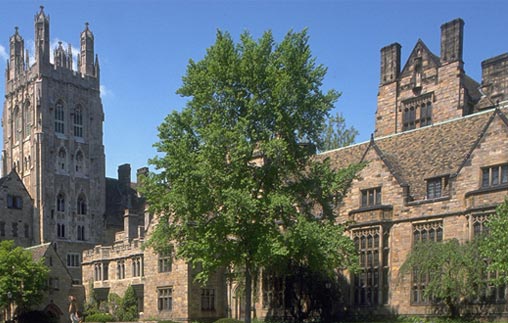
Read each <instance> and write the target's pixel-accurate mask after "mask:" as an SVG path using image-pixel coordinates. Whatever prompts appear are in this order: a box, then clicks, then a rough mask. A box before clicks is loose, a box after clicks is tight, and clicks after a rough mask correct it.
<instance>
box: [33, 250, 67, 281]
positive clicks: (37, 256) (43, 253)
mask: <svg viewBox="0 0 508 323" xmlns="http://www.w3.org/2000/svg"><path fill="white" fill-rule="evenodd" d="M51 248H54V242H47V243H43V244H39V245H35V246H31V247H28V248H25V250H28V251H30V252H31V253H32V258H33V260H34V261H39V260H41V259H42V258H43V257H45V256H46V254H47V253H48V250H50V249H51ZM53 251H54V252H53V254H54V257H55V258H56V259H54V261H58V262H60V264H61V266H62V268H64V269H65V272H66V273H67V276H68V277H69V279H72V278H71V277H72V275H71V274H70V272H69V269H68V268H67V266H66V265H65V263H64V262H63V260H62V258H60V256H59V255H58V253H57V252H56V251H55V250H54V249H53ZM59 273H61V272H59Z"/></svg>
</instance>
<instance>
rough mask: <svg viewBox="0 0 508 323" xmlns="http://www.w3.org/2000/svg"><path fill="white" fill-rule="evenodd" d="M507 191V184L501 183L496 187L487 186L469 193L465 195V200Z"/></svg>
mask: <svg viewBox="0 0 508 323" xmlns="http://www.w3.org/2000/svg"><path fill="white" fill-rule="evenodd" d="M504 190H508V183H503V184H500V185H496V186H489V187H482V188H479V189H477V190H474V191H469V192H467V193H466V196H465V197H466V198H468V197H470V196H472V195H480V194H486V193H494V192H499V191H504Z"/></svg>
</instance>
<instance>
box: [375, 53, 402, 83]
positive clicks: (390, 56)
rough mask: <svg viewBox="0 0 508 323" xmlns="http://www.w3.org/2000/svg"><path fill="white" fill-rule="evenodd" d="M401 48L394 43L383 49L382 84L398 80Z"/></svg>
mask: <svg viewBox="0 0 508 323" xmlns="http://www.w3.org/2000/svg"><path fill="white" fill-rule="evenodd" d="M400 49H401V46H400V44H398V43H393V44H391V45H388V46H386V47H383V48H382V49H381V82H380V83H381V84H386V83H391V82H393V81H396V80H397V78H398V77H399V73H400Z"/></svg>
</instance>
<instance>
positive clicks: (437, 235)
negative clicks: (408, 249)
mask: <svg viewBox="0 0 508 323" xmlns="http://www.w3.org/2000/svg"><path fill="white" fill-rule="evenodd" d="M424 241H435V242H441V241H443V222H442V221H434V222H425V223H416V224H413V246H414V245H415V244H416V243H418V242H424ZM429 280H430V277H429V276H428V275H425V274H421V273H420V272H418V268H416V267H414V268H413V272H412V275H411V285H412V286H411V304H415V305H425V304H429V302H430V300H429V299H428V298H427V297H426V296H425V289H426V288H427V285H428V284H429Z"/></svg>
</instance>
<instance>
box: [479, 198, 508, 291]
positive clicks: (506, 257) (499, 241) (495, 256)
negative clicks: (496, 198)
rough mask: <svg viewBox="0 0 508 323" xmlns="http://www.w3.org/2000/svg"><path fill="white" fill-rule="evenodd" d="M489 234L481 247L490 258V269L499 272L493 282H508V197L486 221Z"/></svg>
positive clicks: (485, 255)
mask: <svg viewBox="0 0 508 323" xmlns="http://www.w3.org/2000/svg"><path fill="white" fill-rule="evenodd" d="M486 226H487V228H488V234H487V235H485V236H484V239H483V240H482V242H481V245H480V248H481V253H482V255H483V256H484V257H485V258H486V259H488V260H489V262H488V263H489V265H488V270H489V271H491V272H497V277H496V279H495V280H494V281H493V283H495V284H497V285H506V284H508V252H507V248H508V199H506V200H505V201H504V202H503V203H502V204H500V205H499V206H498V207H497V209H496V213H495V214H493V215H491V216H490V217H489V221H488V222H487V223H486Z"/></svg>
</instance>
